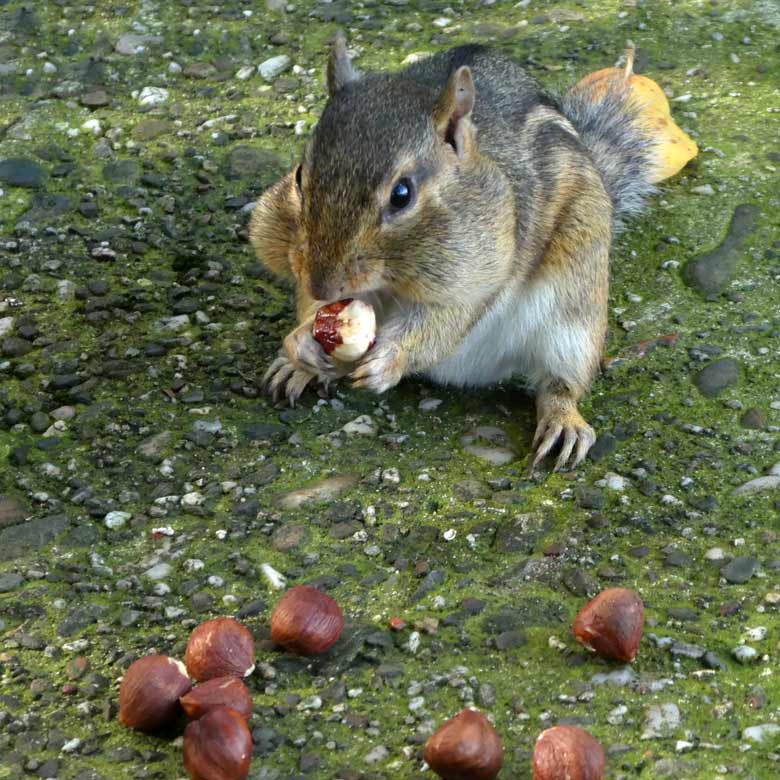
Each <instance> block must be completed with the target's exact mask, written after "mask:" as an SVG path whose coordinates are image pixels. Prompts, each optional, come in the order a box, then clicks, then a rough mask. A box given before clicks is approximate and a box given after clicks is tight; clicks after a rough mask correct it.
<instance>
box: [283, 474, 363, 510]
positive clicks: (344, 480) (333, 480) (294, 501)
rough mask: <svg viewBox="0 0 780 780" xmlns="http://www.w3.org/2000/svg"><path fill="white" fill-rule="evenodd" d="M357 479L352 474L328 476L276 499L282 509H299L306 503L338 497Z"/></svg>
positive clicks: (326, 500)
mask: <svg viewBox="0 0 780 780" xmlns="http://www.w3.org/2000/svg"><path fill="white" fill-rule="evenodd" d="M357 481H358V478H357V476H356V475H354V474H342V475H341V476H337V477H329V478H328V479H323V480H322V481H321V482H317V483H316V484H314V485H310V486H309V487H306V488H301V489H299V490H293V491H291V492H290V493H286V494H285V495H283V496H281V497H280V498H279V499H278V503H279V506H280V507H281V508H282V509H300V508H301V507H302V506H305V505H306V504H314V503H319V502H323V503H329V502H331V501H334V500H335V499H336V498H338V497H339V496H340V495H341V494H342V493H343V492H344V491H345V490H349V488H351V487H353V486H354V485H355V484H356V483H357Z"/></svg>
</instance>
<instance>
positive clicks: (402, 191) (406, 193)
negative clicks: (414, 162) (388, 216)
mask: <svg viewBox="0 0 780 780" xmlns="http://www.w3.org/2000/svg"><path fill="white" fill-rule="evenodd" d="M413 200H414V185H413V184H412V180H411V179H408V178H406V177H404V178H402V179H399V180H398V181H397V182H396V183H395V186H394V187H393V191H392V192H391V193H390V205H391V206H392V207H393V208H394V209H396V210H399V211H400V210H401V209H405V208H406V207H407V206H408V205H409V204H410V203H411V202H412V201H413Z"/></svg>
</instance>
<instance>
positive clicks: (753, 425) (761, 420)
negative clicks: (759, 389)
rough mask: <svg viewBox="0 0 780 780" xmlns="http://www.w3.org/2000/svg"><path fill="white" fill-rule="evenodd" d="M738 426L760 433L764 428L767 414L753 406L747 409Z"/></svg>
mask: <svg viewBox="0 0 780 780" xmlns="http://www.w3.org/2000/svg"><path fill="white" fill-rule="evenodd" d="M739 424H740V425H741V426H742V427H743V428H748V429H750V430H753V431H762V430H763V429H764V428H766V424H767V414H766V412H765V411H764V410H763V409H761V408H759V407H757V406H755V407H753V408H752V409H748V410H747V411H746V412H745V413H744V414H743V415H742V417H741V418H740V420H739Z"/></svg>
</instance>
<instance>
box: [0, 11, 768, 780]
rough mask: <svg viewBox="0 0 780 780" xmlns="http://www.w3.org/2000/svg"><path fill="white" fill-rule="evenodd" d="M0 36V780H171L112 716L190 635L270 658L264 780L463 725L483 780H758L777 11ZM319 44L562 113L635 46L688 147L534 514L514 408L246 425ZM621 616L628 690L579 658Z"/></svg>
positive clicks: (81, 20)
mask: <svg viewBox="0 0 780 780" xmlns="http://www.w3.org/2000/svg"><path fill="white" fill-rule="evenodd" d="M0 6H2V12H1V13H0V26H2V35H0V77H1V78H0V106H2V116H3V119H2V122H0V233H2V235H0V462H1V463H2V468H0V756H2V761H0V778H2V780H26V779H27V778H59V780H111V779H113V778H119V777H134V778H166V780H167V779H168V778H177V777H182V776H183V775H184V770H183V768H182V765H181V747H180V743H179V742H177V741H175V739H174V737H175V734H170V735H164V736H162V737H157V738H152V737H148V736H144V735H140V734H136V733H132V732H129V731H128V730H126V729H124V728H122V727H121V726H120V725H119V723H118V722H117V720H116V698H117V691H118V684H119V680H120V679H121V676H122V674H123V672H124V670H125V669H126V668H127V667H128V666H129V665H130V663H131V662H132V661H133V660H134V659H136V658H137V657H139V656H140V655H143V654H146V653H150V652H158V653H163V654H169V655H173V656H178V657H181V656H182V655H183V651H184V648H185V646H186V641H187V637H188V636H189V633H190V631H191V630H192V628H193V627H194V626H195V625H197V623H199V622H201V621H203V620H206V619H208V618H210V617H214V616H217V615H237V616H239V617H240V618H241V619H242V620H243V621H244V622H245V623H246V624H247V626H248V627H249V628H250V630H251V631H252V632H253V634H254V636H255V638H256V642H257V659H256V660H257V668H256V670H255V672H254V673H253V674H252V676H251V677H250V678H248V680H247V684H248V686H249V688H250V690H251V692H252V695H253V699H254V704H255V712H254V716H253V719H252V722H251V728H252V737H253V741H254V754H255V759H254V761H253V765H252V770H251V778H252V780H301V778H323V779H326V780H334V779H335V780H379V779H383V778H392V779H393V780H417V779H418V778H421V777H425V776H428V775H426V774H425V773H424V771H423V770H424V767H423V762H422V746H423V744H424V742H425V739H426V738H427V736H428V735H429V734H430V733H431V732H432V731H433V730H434V729H435V728H436V726H437V725H439V724H440V723H441V722H442V721H444V720H445V719H446V718H448V717H450V716H452V715H453V714H455V713H456V712H457V711H458V710H459V709H460V708H461V707H463V706H464V705H469V704H474V705H476V706H478V707H480V708H482V709H483V710H484V711H486V712H487V713H488V715H489V716H490V717H491V719H492V720H493V721H494V722H495V725H496V728H497V729H498V730H499V732H500V733H501V735H502V738H503V741H504V744H505V746H506V761H505V767H506V768H505V769H504V770H503V772H502V777H506V778H513V779H516V780H529V779H530V777H531V768H530V756H531V752H532V750H533V745H534V742H535V739H536V736H537V735H538V733H539V732H540V731H541V730H542V729H544V728H546V727H549V726H552V725H554V724H559V723H573V724H578V725H581V726H583V727H585V728H587V729H589V730H590V731H591V732H592V733H593V734H594V735H595V736H596V737H597V738H598V739H599V740H600V741H601V742H602V743H603V745H604V746H605V749H606V751H607V754H608V767H609V768H608V777H609V778H611V779H613V780H617V779H620V780H628V779H629V778H632V779H635V778H640V779H644V778H648V779H649V778H653V779H654V780H655V779H656V778H731V777H735V778H741V779H742V780H764V779H765V778H766V779H767V780H768V779H769V778H776V777H777V776H778V774H780V727H779V726H778V723H780V720H779V718H778V713H780V710H779V709H778V707H780V685H778V684H776V683H777V674H776V667H777V662H778V647H780V634H779V633H778V632H779V631H780V619H778V611H779V610H780V543H779V542H780V527H778V513H779V512H780V465H779V464H780V390H778V387H779V386H780V383H779V382H778V377H779V376H780V373H779V372H780V364H779V362H778V350H779V349H780V308H778V301H779V300H780V231H779V229H778V218H777V215H778V213H780V178H779V177H780V173H779V171H780V142H778V133H777V126H778V116H779V115H780V96H779V95H778V91H777V85H778V83H780V65H779V64H778V49H777V47H778V35H779V34H780V11H778V8H777V4H776V3H773V2H764V1H762V2H755V1H754V0H732V1H731V2H728V3H726V2H720V3H715V2H713V3H703V2H696V1H693V0H680V1H679V2H675V3H663V4H661V3H653V2H633V1H632V2H629V1H628V0H627V1H626V2H606V1H605V0H593V2H587V3H576V4H575V3H570V4H563V3H556V2H542V0H532V1H531V2H528V0H523V2H520V3H514V2H504V0H498V1H496V0H484V1H483V2H481V3H466V4H457V3H456V4H453V3H447V2H444V0H390V1H389V2H382V1H381V0H365V1H364V2H363V3H360V4H358V3H347V2H344V1H343V0H336V1H335V2H324V3H323V2H314V1H313V0H299V1H298V2H294V3H292V4H290V5H288V4H286V3H284V2H276V1H275V0H274V2H269V3H268V5H267V6H266V5H265V3H262V2H259V0H258V2H254V3H250V2H243V1H242V0H224V2H219V3H197V2H189V1H188V2H176V3H156V2H150V1H149V0H124V1H123V2H115V1H114V0H99V1H98V2H91V3H85V2H82V1H81V0H76V1H75V2H69V3H32V2H29V1H27V2H24V1H23V0H6V2H2V3H0ZM337 26H342V27H346V28H347V29H348V31H349V35H350V46H351V47H352V48H353V49H354V52H355V54H356V55H357V59H356V65H357V66H358V67H359V68H360V69H361V70H366V71H370V70H372V69H376V68H380V67H396V66H398V65H400V63H401V62H402V61H404V60H405V59H406V58H407V57H410V56H411V55H419V54H420V53H424V52H432V51H435V50H439V49H442V48H445V47H447V46H450V45H454V44H456V43H462V42H466V41H471V40H477V41H482V42H486V43H492V44H494V45H496V46H498V47H499V48H500V49H501V50H502V51H505V52H506V53H509V54H511V55H513V56H515V57H516V58H517V59H519V60H520V61H522V62H524V63H525V64H526V65H527V67H528V68H529V69H530V70H531V72H533V74H534V75H536V76H537V77H538V78H540V79H541V80H542V81H543V82H544V83H545V84H546V85H547V86H549V87H550V88H551V89H559V88H562V87H565V86H568V85H570V84H572V83H574V81H576V79H577V78H579V77H581V76H582V75H584V74H585V73H587V72H589V71H593V70H596V69H598V68H601V67H605V66H609V65H612V64H614V63H615V62H616V61H617V59H618V58H619V56H620V53H621V51H622V48H623V46H624V43H625V41H626V39H632V40H634V41H636V43H637V44H638V46H639V51H638V59H637V62H638V67H639V68H640V69H641V70H642V71H643V72H644V73H646V74H647V75H649V76H651V77H652V78H654V79H656V80H657V81H659V83H660V84H661V85H662V86H663V87H664V88H665V90H666V91H667V94H669V96H670V97H671V105H672V107H673V112H674V116H675V119H676V120H677V122H678V123H679V124H680V125H681V126H683V127H684V128H685V129H686V130H687V131H688V132H689V133H690V134H691V135H693V136H694V137H695V138H696V140H697V142H698V144H699V146H700V149H701V153H700V155H699V157H698V159H697V160H696V161H694V163H693V164H691V165H690V166H689V167H688V168H687V169H686V170H685V171H684V172H683V173H682V174H681V175H679V176H678V177H676V178H675V179H674V180H673V181H670V182H668V183H664V184H662V185H661V187H660V191H659V194H658V196H657V198H656V200H655V204H654V207H653V209H652V211H650V212H649V213H648V214H647V215H646V216H644V217H642V218H640V219H638V220H636V221H635V222H634V223H632V224H631V225H630V226H628V228H627V229H626V230H624V231H623V232H622V233H621V234H620V236H619V237H618V239H617V244H616V247H615V252H614V260H613V266H612V267H613V280H614V281H613V286H612V290H611V307H610V335H609V340H608V354H609V358H610V359H609V360H607V361H605V370H604V372H603V374H602V375H601V376H600V377H599V378H598V380H597V381H596V383H595V385H594V387H593V391H592V393H591V394H590V395H589V396H588V397H587V398H586V399H585V401H584V403H583V406H582V408H583V412H584V414H585V416H586V417H587V418H588V420H589V421H590V422H591V423H592V424H593V425H594V426H595V428H596V429H597V431H598V434H599V436H600V439H599V442H598V443H597V445H596V447H595V448H594V450H593V451H592V453H591V456H590V458H589V460H588V461H587V462H586V464H585V465H584V466H583V467H582V468H581V469H580V470H579V471H578V472H577V473H576V474H551V475H546V476H545V477H544V478H538V479H532V478H529V476H528V473H527V468H528V465H529V459H530V441H531V438H532V435H533V415H534V412H533V403H532V401H531V399H529V398H528V397H527V396H526V395H525V394H524V392H523V390H522V387H521V385H520V384H519V383H515V384H511V383H510V384H508V385H506V386H504V387H500V388H494V389H490V390H488V391H482V392H479V393H469V392H460V391H454V390H450V389H446V388H438V387H432V386H429V385H426V384H424V383H421V382H413V381H410V382H406V383H404V384H403V385H402V386H400V387H399V388H397V389H395V390H393V391H392V392H391V393H389V394H388V395H387V396H386V397H385V398H382V399H378V398H376V397H373V396H370V395H366V394H363V393H359V392H355V391H353V390H351V389H349V388H348V387H339V388H337V389H336V391H335V393H334V394H333V397H332V398H330V399H324V398H319V397H318V396H317V395H316V394H314V393H313V392H311V393H309V394H307V395H305V396H304V397H303V399H302V403H301V404H300V405H299V407H298V408H296V409H293V410H290V409H282V408H274V407H273V406H272V405H271V403H269V401H268V400H266V399H265V398H264V397H263V396H262V394H261V393H260V391H259V389H258V388H259V378H260V377H261V376H262V374H263V371H264V368H265V366H266V365H267V364H268V363H269V361H270V360H271V359H272V357H273V356H274V354H275V352H276V350H277V349H278V346H279V343H280V339H281V338H282V337H283V336H284V335H285V334H286V333H287V332H288V331H289V330H290V329H291V327H292V325H293V311H292V305H291V300H290V294H289V293H290V291H289V289H288V288H286V287H285V286H284V285H282V284H280V283H278V282H277V281H275V280H274V279H272V278H271V276H270V275H269V274H268V273H267V272H266V271H265V270H264V269H263V268H262V267H261V265H260V264H259V263H258V262H257V260H256V259H255V258H254V257H253V254H252V252H251V251H250V248H249V246H248V244H247V241H246V238H247V235H246V229H247V220H248V216H249V213H250V211H251V208H252V204H253V203H254V202H255V200H256V199H257V198H258V196H259V195H260V193H261V192H262V191H263V189H264V188H265V187H267V186H268V185H269V184H271V183H272V182H273V181H275V179H276V178H277V177H278V176H279V175H281V174H282V173H283V172H285V171H286V170H288V169H289V168H290V167H291V166H292V165H293V163H294V162H295V161H296V160H297V159H298V158H299V156H300V154H301V150H302V147H303V143H304V141H305V138H306V136H307V135H308V133H309V131H310V129H311V127H312V126H313V125H314V124H315V123H316V121H317V117H318V114H319V112H320V111H321V108H322V106H323V103H324V89H323V78H322V71H323V66H324V58H325V51H326V43H327V41H328V39H329V38H330V37H331V36H332V34H333V33H334V31H335V30H336V28H337ZM477 99H478V98H477ZM300 583H308V584H312V585H316V586H317V587H320V588H323V589H325V590H326V591H328V592H329V593H330V594H331V595H332V596H334V597H335V598H336V599H337V600H338V601H339V603H340V604H341V606H342V608H343V610H344V613H345V616H346V619H347V630H345V632H344V634H343V636H342V638H341V639H340V641H339V642H338V643H337V645H336V646H335V647H334V648H333V649H332V650H330V651H329V652H328V653H326V654H325V655H323V656H321V657H317V658H314V659H308V660H307V659H300V658H297V657H293V656H290V655H287V654H285V653H282V652H280V651H279V650H278V649H276V648H274V647H273V646H272V644H271V642H270V640H269V615H270V611H271V609H272V608H273V606H274V604H275V603H276V601H277V600H278V598H279V596H280V593H281V591H282V590H283V589H284V588H285V587H286V586H290V585H295V584H300ZM614 586H620V587H630V588H635V589H636V590H638V591H639V593H640V594H641V595H642V597H643V599H644V601H645V604H646V609H647V626H646V635H645V638H644V640H643V642H642V644H641V646H640V649H639V656H638V659H637V661H636V662H635V663H634V664H633V665H632V666H631V667H630V668H629V667H624V666H621V665H619V664H613V663H607V662H604V661H600V660H598V659H596V658H594V657H592V656H591V655H590V654H589V653H588V652H587V651H585V650H584V649H582V648H581V647H579V646H578V645H577V644H576V642H575V641H574V639H573V637H572V636H571V633H570V625H571V620H572V619H573V617H574V615H575V614H576V613H577V612H578V610H579V609H580V608H581V607H582V606H583V605H584V603H585V602H586V601H587V599H588V598H590V597H592V596H593V595H595V594H596V593H597V592H598V591H600V590H602V589H604V588H606V587H614ZM391 621H392V622H391Z"/></svg>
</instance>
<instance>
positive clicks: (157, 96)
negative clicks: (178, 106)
mask: <svg viewBox="0 0 780 780" xmlns="http://www.w3.org/2000/svg"><path fill="white" fill-rule="evenodd" d="M170 95H171V93H170V92H169V91H168V90H167V89H164V88H163V87H144V88H143V89H142V90H141V91H140V93H139V94H138V103H139V105H142V106H159V105H160V104H161V103H165V102H166V101H167V100H168V98H169V97H170Z"/></svg>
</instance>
